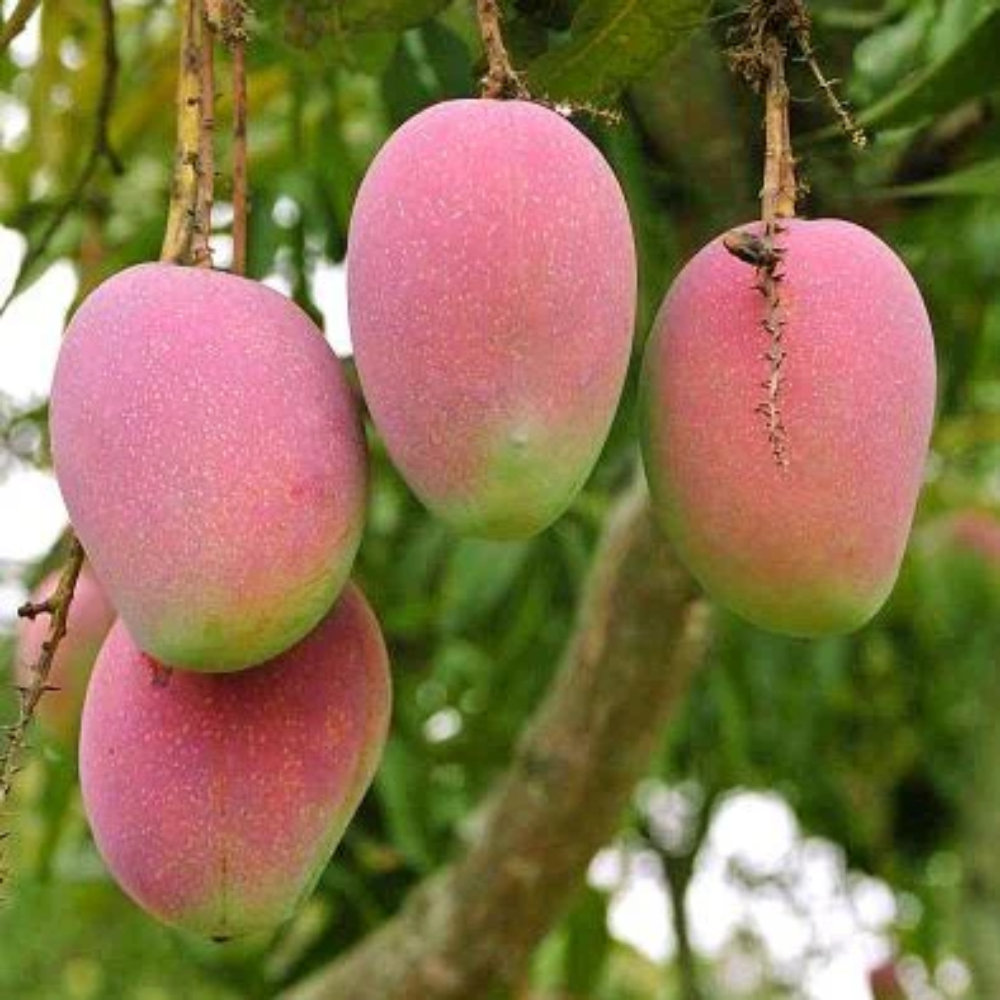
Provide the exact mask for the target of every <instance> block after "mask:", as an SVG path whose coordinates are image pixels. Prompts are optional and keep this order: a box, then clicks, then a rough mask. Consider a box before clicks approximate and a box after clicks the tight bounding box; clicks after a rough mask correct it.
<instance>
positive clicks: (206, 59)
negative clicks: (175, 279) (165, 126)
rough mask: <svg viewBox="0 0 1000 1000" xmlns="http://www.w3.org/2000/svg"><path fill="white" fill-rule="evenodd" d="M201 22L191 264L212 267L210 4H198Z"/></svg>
mask: <svg viewBox="0 0 1000 1000" xmlns="http://www.w3.org/2000/svg"><path fill="white" fill-rule="evenodd" d="M196 8H198V9H197V10H196V12H195V16H196V17H198V18H200V19H201V47H200V49H199V51H198V164H197V169H196V171H195V173H196V175H197V182H198V195H197V200H196V202H195V222H194V234H193V236H192V241H191V242H192V254H191V256H192V262H193V263H194V264H195V265H196V266H197V267H211V266H212V245H211V240H212V203H213V200H214V197H215V23H214V21H213V20H212V18H211V16H210V15H209V10H208V7H207V4H206V3H205V2H204V0H202V3H200V4H196Z"/></svg>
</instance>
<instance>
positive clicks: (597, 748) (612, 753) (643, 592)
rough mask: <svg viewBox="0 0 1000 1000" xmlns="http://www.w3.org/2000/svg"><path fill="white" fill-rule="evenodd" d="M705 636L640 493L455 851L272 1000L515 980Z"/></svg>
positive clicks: (641, 764)
mask: <svg viewBox="0 0 1000 1000" xmlns="http://www.w3.org/2000/svg"><path fill="white" fill-rule="evenodd" d="M707 641H708V610H707V607H706V605H705V604H704V603H703V602H702V601H701V600H700V598H699V597H698V594H697V591H696V588H695V585H694V584H693V582H692V581H691V578H690V577H689V576H688V575H687V573H686V572H685V571H684V570H683V569H682V568H681V567H680V566H679V565H678V564H677V562H676V561H675V560H674V558H673V556H672V554H671V553H670V551H669V549H668V547H667V545H666V543H665V542H664V541H663V540H662V538H661V537H660V535H659V534H658V533H657V532H656V530H655V527H654V525H653V522H652V517H651V513H650V509H649V503H648V499H647V496H646V492H645V489H642V490H635V491H633V492H631V493H629V494H628V495H627V496H626V497H624V498H623V499H622V500H621V501H619V503H618V505H617V506H616V508H615V509H614V511H613V513H612V515H611V517H610V518H609V521H608V525H607V528H606V531H605V535H604V538H603V540H602V542H601V545H600V547H599V549H598V552H597V554H596V556H595V560H594V564H593V568H592V570H591V574H590V579H589V581H588V584H587V588H586V592H585V595H584V598H583V601H582V603H581V607H580V611H579V618H578V622H577V626H576V630H575V632H574V635H573V637H572V639H571V641H570V644H569V648H568V649H567V651H566V655H565V662H564V664H563V667H562V669H561V670H560V672H559V674H558V676H557V678H556V680H555V681H554V682H553V687H552V689H551V690H550V691H549V693H548V695H547V696H546V698H545V700H544V701H543V702H542V704H541V705H540V707H539V709H538V711H537V712H536V714H535V717H534V718H533V719H532V720H531V721H530V723H529V725H528V727H527V729H526V731H525V733H524V735H523V737H522V739H521V741H520V743H519V746H518V749H517V752H516V754H515V756H514V759H513V761H512V763H511V765H510V768H509V769H508V771H507V772H506V773H505V774H504V775H503V776H502V778H501V779H500V781H499V783H498V786H497V787H496V789H495V790H494V792H493V793H492V795H491V796H490V797H489V799H488V800H487V802H486V803H485V805H484V806H483V807H482V809H481V811H480V813H479V815H478V817H477V821H476V823H475V824H474V825H473V833H472V835H471V837H470V841H469V843H468V845H467V846H466V849H465V852H464V854H463V855H462V856H461V857H460V858H459V859H458V860H457V861H456V862H455V863H454V864H452V865H451V866H450V867H448V868H446V869H444V870H443V871H442V872H440V873H438V874H437V875H435V876H432V877H431V878H430V879H428V881H427V882H426V883H425V884H423V885H421V886H420V887H418V888H417V889H416V890H415V891H414V893H413V894H412V896H411V897H410V899H409V900H408V901H407V903H406V905H405V906H404V907H403V909H402V910H401V912H400V913H399V914H398V915H397V916H396V917H395V918H393V919H392V920H391V921H389V922H388V923H387V924H385V925H384V926H383V927H382V928H380V929H379V930H378V931H376V932H375V933H374V934H373V935H371V936H370V937H369V938H367V939H366V940H364V941H363V942H361V944H359V945H358V946H357V947H356V948H355V949H354V950H352V951H350V952H348V953H347V954H346V955H344V956H342V957H341V958H339V959H337V960H335V961H334V962H333V963H332V964H331V965H330V966H328V967H326V968H324V969H321V970H320V971H319V972H317V973H315V974H314V975H313V976H312V977H311V978H308V979H306V980H305V981H303V982H302V983H299V984H297V985H296V986H294V987H293V988H292V989H291V990H289V991H288V992H287V993H286V994H285V995H284V997H283V1000H345V998H348V997H349V998H350V1000H402V998H414V1000H416V998H420V1000H458V998H469V1000H471V998H480V1000H481V998H484V997H486V996H487V995H488V994H489V991H490V990H491V989H492V988H495V987H499V986H502V985H504V984H509V983H512V982H514V981H516V980H517V978H518V977H519V975H520V974H521V973H522V972H523V970H524V967H525V965H526V963H527V961H528V959H529V958H530V955H531V953H532V951H533V949H534V948H535V946H536V945H537V944H538V943H539V942H540V941H541V939H542V938H543V937H544V936H545V934H546V933H547V931H548V930H549V928H550V927H551V926H552V925H553V923H554V922H555V921H556V920H557V919H558V918H559V916H560V915H561V914H562V912H563V911H564V909H565V907H566V905H567V903H568V902H569V901H570V899H571V897H572V895H573V893H574V891H575V890H576V889H577V888H578V886H579V884H580V882H581V880H582V878H583V876H584V874H585V872H586V870H587V866H588V864H589V862H590V859H591V858H592V856H593V855H594V853H595V852H596V851H597V850H598V849H599V848H600V847H601V846H602V845H603V844H605V843H607V841H608V840H609V839H610V838H611V837H612V836H613V835H614V832H615V830H616V828H617V825H618V823H619V822H620V820H621V817H622V813H623V811H624V809H625V807H626V805H627V803H628V799H629V796H630V793H631V791H632V788H633V786H634V785H635V783H636V781H638V780H639V778H641V777H642V775H643V774H644V772H645V770H646V768H647V767H648V765H649V760H650V757H651V755H652V753H653V751H654V750H655V749H656V748H657V746H658V745H659V744H660V741H661V739H662V736H663V726H664V724H665V723H666V721H667V720H668V719H669V718H670V716H671V714H672V712H673V711H674V709H675V708H676V706H677V705H678V703H679V702H680V700H681V698H682V696H683V694H684V692H685V691H686V689H687V686H688V683H689V681H690V679H691V677H692V676H693V674H694V672H695V670H696V668H697V666H698V665H699V664H700V663H701V661H702V660H703V658H704V653H705V647H706V644H707Z"/></svg>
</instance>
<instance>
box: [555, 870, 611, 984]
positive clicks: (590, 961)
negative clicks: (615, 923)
mask: <svg viewBox="0 0 1000 1000" xmlns="http://www.w3.org/2000/svg"><path fill="white" fill-rule="evenodd" d="M610 945H611V940H610V938H609V936H608V898H607V896H605V895H604V894H603V893H601V892H597V890H595V889H591V888H590V887H589V886H588V887H586V888H585V889H583V890H582V892H581V893H580V898H579V899H578V901H577V903H576V905H575V906H574V907H573V909H572V911H571V912H570V914H569V916H568V917H567V920H566V952H565V956H564V957H565V963H566V964H565V969H564V975H565V978H564V983H563V984H564V986H565V988H566V990H567V991H568V992H569V993H570V994H571V995H572V996H585V995H586V994H587V992H588V991H589V990H592V989H593V988H594V987H595V986H596V985H597V984H598V983H600V982H601V978H602V976H603V974H604V969H605V966H606V965H607V962H608V953H609V951H610Z"/></svg>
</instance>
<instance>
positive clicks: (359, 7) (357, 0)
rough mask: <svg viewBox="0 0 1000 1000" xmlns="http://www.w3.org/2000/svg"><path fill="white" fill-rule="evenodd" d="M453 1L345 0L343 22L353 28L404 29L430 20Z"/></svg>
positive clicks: (350, 28)
mask: <svg viewBox="0 0 1000 1000" xmlns="http://www.w3.org/2000/svg"><path fill="white" fill-rule="evenodd" d="M450 2H451V0H343V2H342V4H341V5H340V6H341V10H340V17H341V23H342V24H343V26H344V27H345V28H347V29H348V30H350V31H403V30H405V29H406V28H412V27H415V26H416V25H418V24H421V23H422V22H423V21H427V20H429V19H430V18H432V17H434V15H435V14H438V13H439V12H440V11H442V10H444V8H445V7H447V6H448V4H449V3H450Z"/></svg>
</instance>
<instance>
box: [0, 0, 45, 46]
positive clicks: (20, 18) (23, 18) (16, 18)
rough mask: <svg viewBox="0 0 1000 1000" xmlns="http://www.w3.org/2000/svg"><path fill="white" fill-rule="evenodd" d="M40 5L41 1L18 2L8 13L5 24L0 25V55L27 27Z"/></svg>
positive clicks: (22, 0)
mask: <svg viewBox="0 0 1000 1000" xmlns="http://www.w3.org/2000/svg"><path fill="white" fill-rule="evenodd" d="M41 5H42V0H20V3H18V5H17V6H16V7H15V8H14V9H13V10H12V11H11V12H10V17H9V18H8V19H7V21H6V23H5V24H0V55H3V54H4V53H5V52H6V51H7V49H9V48H10V43H11V42H12V41H14V39H15V38H17V36H18V35H19V34H21V32H22V31H24V29H25V28H26V27H27V25H28V22H29V21H30V20H31V15H32V14H34V13H35V11H36V10H38V8H39V7H40V6H41Z"/></svg>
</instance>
